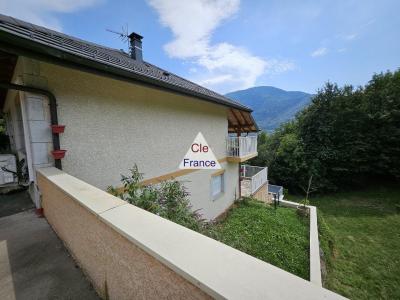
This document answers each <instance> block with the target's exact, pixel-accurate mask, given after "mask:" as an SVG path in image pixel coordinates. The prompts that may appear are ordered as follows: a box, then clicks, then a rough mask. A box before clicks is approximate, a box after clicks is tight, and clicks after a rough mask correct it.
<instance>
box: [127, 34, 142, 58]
mask: <svg viewBox="0 0 400 300" xmlns="http://www.w3.org/2000/svg"><path fill="white" fill-rule="evenodd" d="M128 37H129V42H130V47H129V48H130V51H131V57H132V58H133V59H135V60H137V61H143V56H142V38H143V37H142V36H141V35H139V34H137V33H134V32H132V33H131V34H130V35H129V36H128Z"/></svg>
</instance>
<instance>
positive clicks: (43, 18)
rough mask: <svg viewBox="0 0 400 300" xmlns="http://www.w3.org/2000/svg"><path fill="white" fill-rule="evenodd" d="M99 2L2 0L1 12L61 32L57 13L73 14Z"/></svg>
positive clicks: (83, 0) (82, 0)
mask: <svg viewBox="0 0 400 300" xmlns="http://www.w3.org/2000/svg"><path fill="white" fill-rule="evenodd" d="M99 2H100V0H12V1H8V0H0V12H1V13H2V14H5V15H9V16H12V17H15V18H18V19H22V20H24V21H27V22H31V23H34V24H36V25H41V26H45V27H48V28H52V29H54V30H58V31H61V30H62V26H61V24H60V22H59V20H58V19H57V17H56V16H55V15H54V14H55V13H72V12H76V11H78V10H80V9H84V8H87V7H90V6H93V5H94V4H97V3H99Z"/></svg>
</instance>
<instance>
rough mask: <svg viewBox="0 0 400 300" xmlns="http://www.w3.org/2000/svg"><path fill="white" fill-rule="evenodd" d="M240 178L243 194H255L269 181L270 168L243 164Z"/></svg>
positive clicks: (244, 195) (245, 195) (247, 195)
mask: <svg viewBox="0 0 400 300" xmlns="http://www.w3.org/2000/svg"><path fill="white" fill-rule="evenodd" d="M240 178H241V181H240V186H241V196H243V197H249V196H253V195H254V194H255V193H256V192H257V191H258V190H259V189H260V188H261V187H262V186H264V185H265V184H266V183H267V182H268V168H267V167H256V166H249V165H241V167H240Z"/></svg>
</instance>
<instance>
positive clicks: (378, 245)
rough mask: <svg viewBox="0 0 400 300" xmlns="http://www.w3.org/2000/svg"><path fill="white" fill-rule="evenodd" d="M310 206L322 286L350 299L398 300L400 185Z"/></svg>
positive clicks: (325, 198)
mask: <svg viewBox="0 0 400 300" xmlns="http://www.w3.org/2000/svg"><path fill="white" fill-rule="evenodd" d="M289 199H290V197H289ZM291 200H296V199H293V198H292V199H291ZM311 204H312V205H316V206H317V207H318V216H319V229H320V240H321V245H322V248H323V250H324V252H325V256H326V261H327V278H326V282H325V286H326V287H327V288H328V289H331V290H333V291H336V292H338V293H340V294H342V295H344V296H346V297H349V298H351V299H400V214H399V213H396V206H395V205H396V204H400V187H391V188H369V189H368V190H365V191H354V192H351V193H350V192H349V193H338V194H335V195H332V196H323V197H315V199H312V200H311Z"/></svg>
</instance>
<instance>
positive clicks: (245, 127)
mask: <svg viewBox="0 0 400 300" xmlns="http://www.w3.org/2000/svg"><path fill="white" fill-rule="evenodd" d="M257 131H259V129H258V126H257V124H256V122H255V121H254V119H253V116H252V115H251V113H250V112H248V111H243V110H239V109H235V108H230V109H229V111H228V132H229V133H237V134H241V133H248V132H257Z"/></svg>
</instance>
